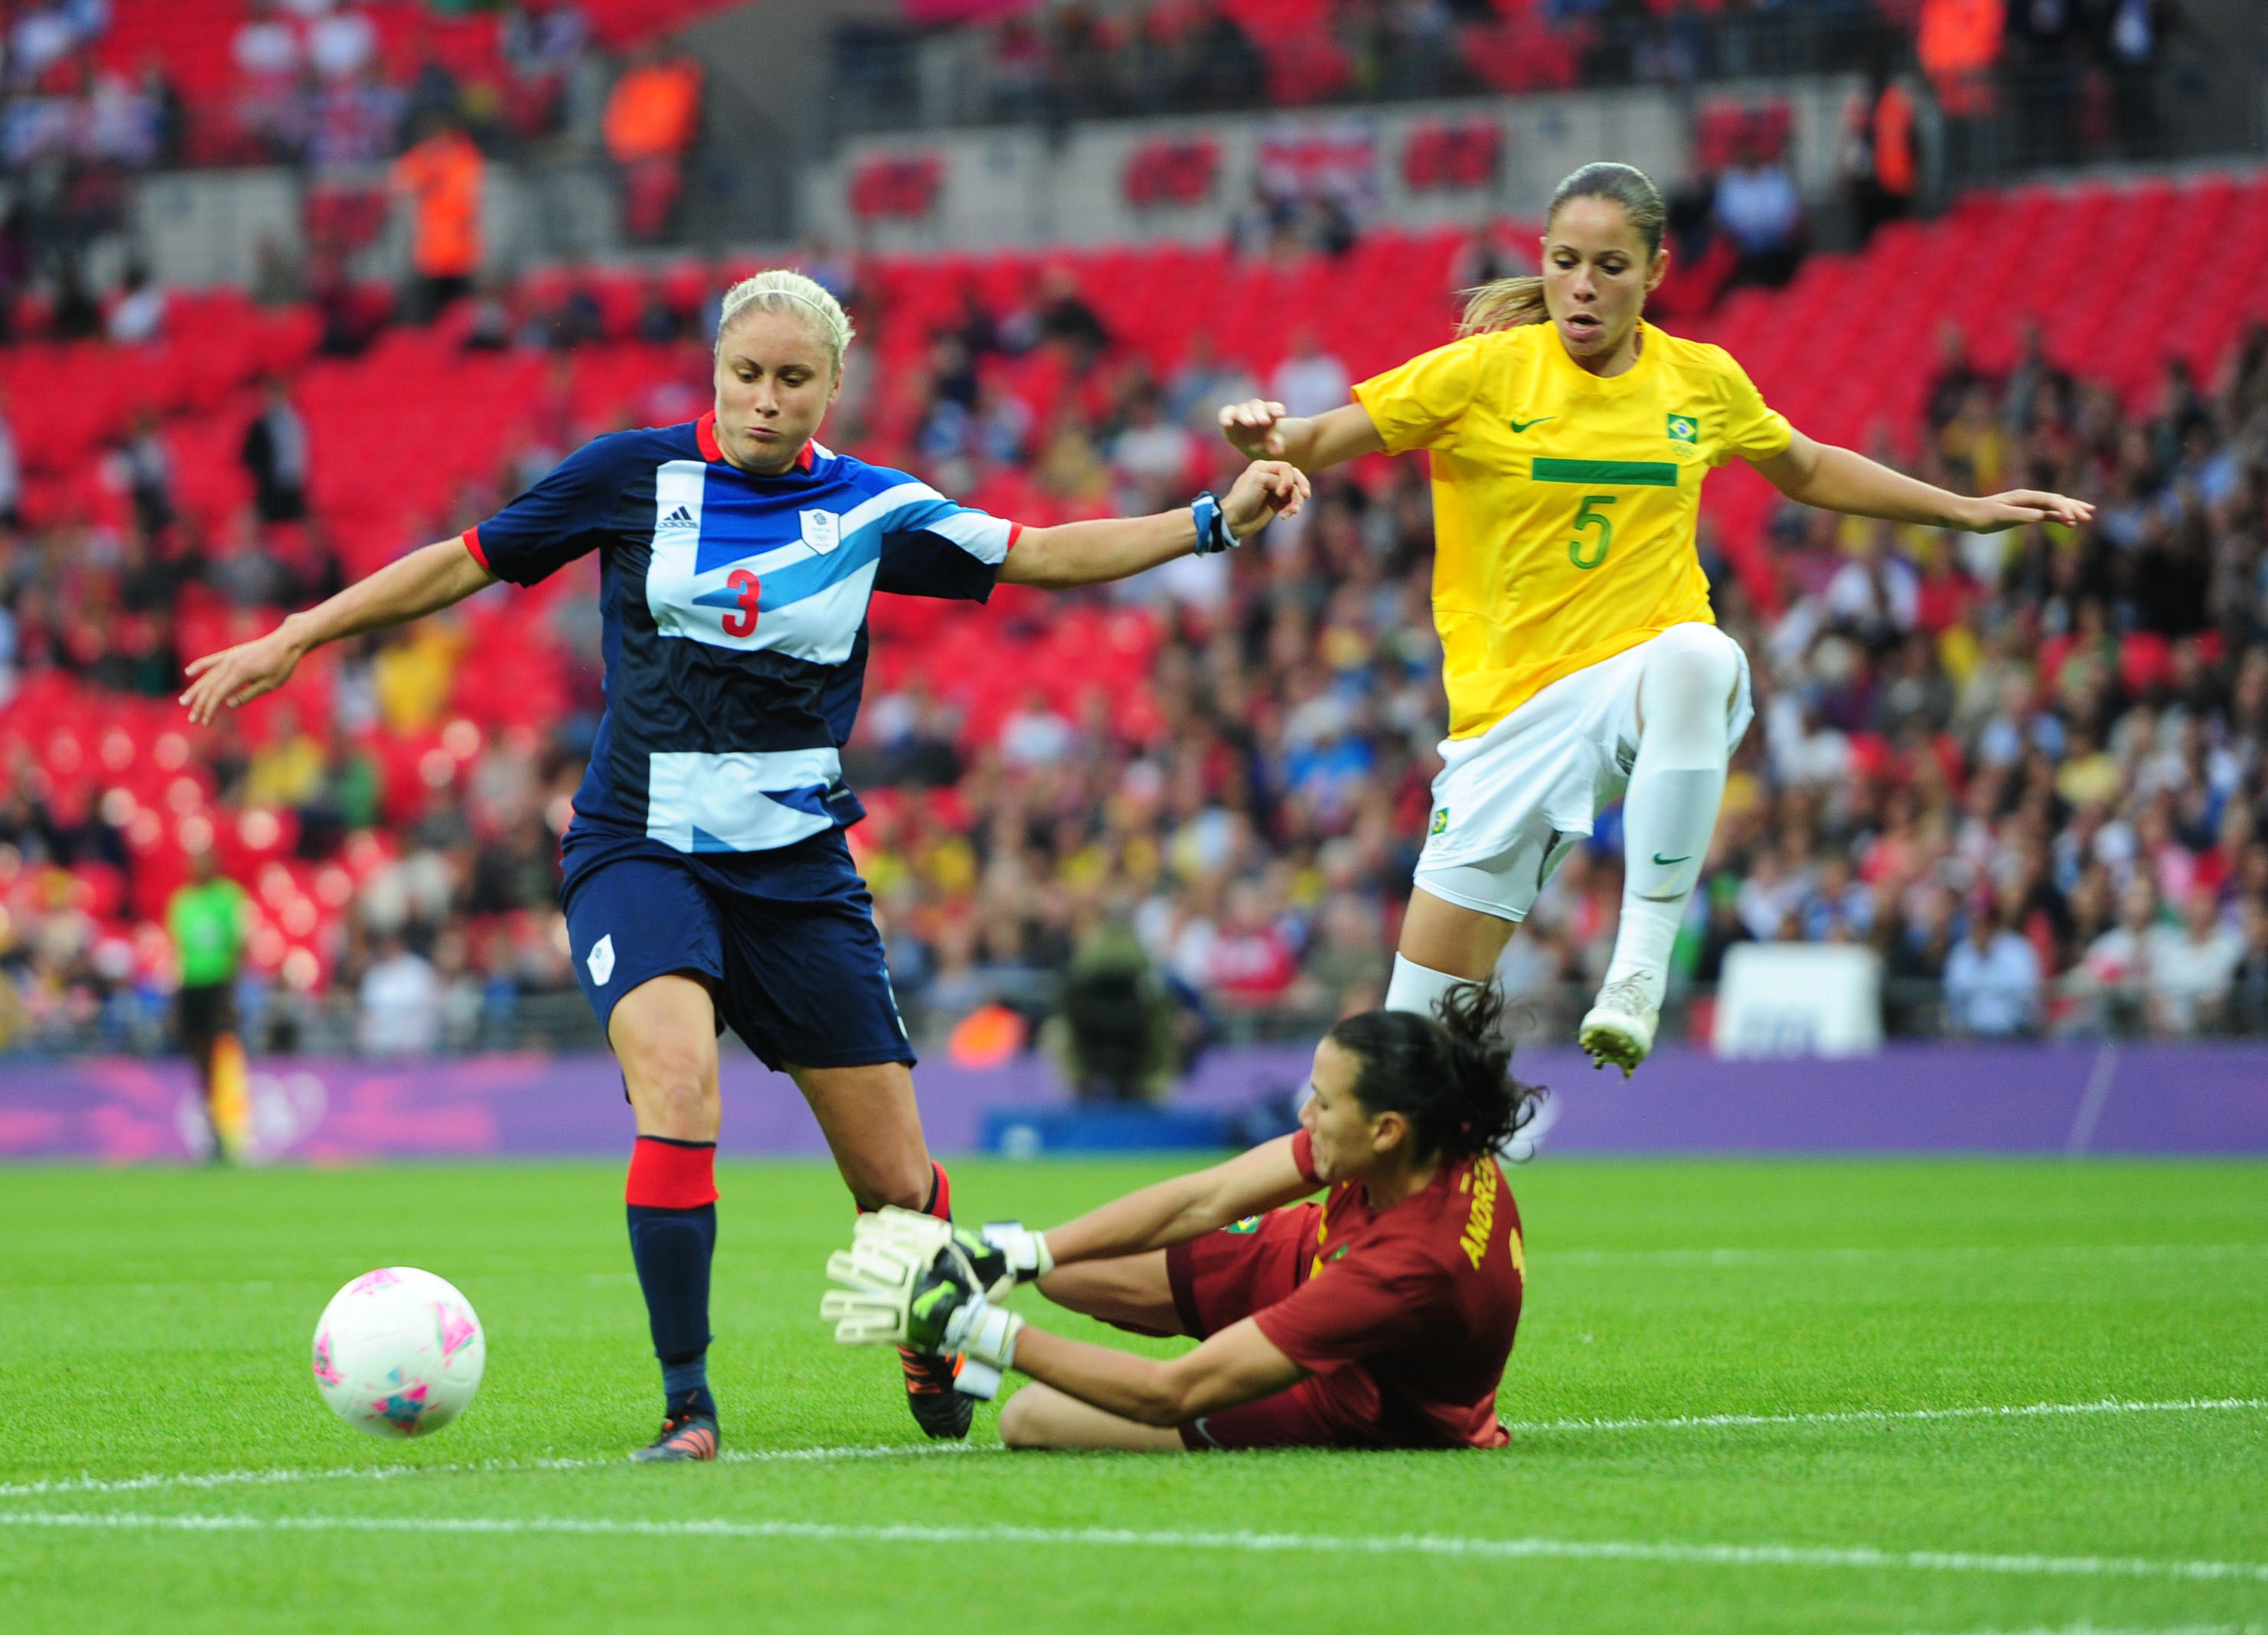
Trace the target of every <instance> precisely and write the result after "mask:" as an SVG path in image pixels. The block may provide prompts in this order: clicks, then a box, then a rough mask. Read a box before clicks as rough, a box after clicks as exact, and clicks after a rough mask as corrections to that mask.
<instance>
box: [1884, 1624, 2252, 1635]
mask: <svg viewBox="0 0 2268 1635" xmlns="http://www.w3.org/2000/svg"><path fill="white" fill-rule="evenodd" d="M1908 1635H1926V1631H1919V1630H1915V1631H1909V1632H1908ZM1965 1635H2268V1624H2174V1625H2171V1626H2159V1625H2153V1626H2151V1627H2150V1628H2148V1629H2142V1628H2139V1627H2135V1626H2131V1625H2128V1624H2116V1625H2112V1624H2058V1625H2057V1626H2055V1627H2054V1628H2052V1629H2051V1628H2050V1627H2049V1626H2048V1625H2046V1624H2034V1625H2033V1626H2032V1627H2031V1628H2029V1629H2021V1630H1970V1631H1966V1632H1965Z"/></svg>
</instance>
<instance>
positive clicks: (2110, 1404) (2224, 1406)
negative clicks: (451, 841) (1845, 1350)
mask: <svg viewBox="0 0 2268 1635" xmlns="http://www.w3.org/2000/svg"><path fill="white" fill-rule="evenodd" d="M2261 1409H2268V1397H2257V1396H2210V1397H2187V1398H2183V1399H2182V1400H2180V1401H2178V1402H2167V1403H2134V1402H2122V1401H2117V1400H2115V1399H2113V1400H2106V1401H2103V1402H2099V1403H2027V1404H2025V1405H2024V1406H2021V1407H2014V1408H1859V1409H1852V1410H1848V1411H1846V1412H1843V1413H1817V1414H1694V1415H1688V1416H1683V1417H1681V1418H1672V1419H1538V1420H1528V1421H1525V1422H1517V1423H1516V1422H1513V1421H1509V1420H1507V1421H1506V1427H1505V1428H1506V1429H1507V1430H1509V1431H1511V1432H1513V1434H1514V1435H1518V1434H1520V1433H1521V1432H1527V1433H1528V1434H1531V1435H1533V1434H1536V1433H1539V1432H1551V1431H1721V1430H1734V1429H1739V1428H1742V1427H1744V1426H1749V1425H1900V1424H1910V1423H1915V1422H1922V1421H1927V1420H1932V1419H2058V1418H2069V1417H2073V1416H2078V1415H2091V1414H2190V1413H2228V1412H2237V1413H2249V1412H2256V1411H2257V1410H2261ZM4 1491H6V1490H4V1489H0V1492H4Z"/></svg>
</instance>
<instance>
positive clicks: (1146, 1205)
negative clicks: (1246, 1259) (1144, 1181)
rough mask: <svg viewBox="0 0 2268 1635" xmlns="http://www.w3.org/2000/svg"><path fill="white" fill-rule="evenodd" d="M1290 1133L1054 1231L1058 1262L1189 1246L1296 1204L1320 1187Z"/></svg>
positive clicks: (1050, 1241) (1051, 1239)
mask: <svg viewBox="0 0 2268 1635" xmlns="http://www.w3.org/2000/svg"><path fill="white" fill-rule="evenodd" d="M1292 1139H1293V1138H1292V1137H1290V1136H1278V1138H1276V1139H1275V1140H1273V1141H1265V1142H1263V1143H1262V1144H1261V1145H1258V1146H1256V1147H1254V1148H1253V1149H1252V1150H1251V1151H1250V1152H1248V1153H1239V1154H1238V1155H1237V1156H1236V1157H1234V1158H1232V1159H1229V1160H1226V1162H1223V1163H1219V1164H1215V1165H1213V1166H1212V1167H1211V1168H1209V1169H1200V1170H1197V1171H1196V1172H1195V1173H1193V1174H1190V1175H1175V1177H1174V1178H1173V1179H1172V1180H1170V1181H1160V1182H1158V1183H1157V1184H1156V1185H1155V1186H1148V1187H1144V1188H1143V1189H1141V1190H1140V1191H1139V1192H1130V1193H1128V1194H1127V1195H1126V1196H1125V1197H1123V1198H1118V1199H1116V1200H1115V1201H1113V1202H1111V1203H1108V1204H1104V1205H1103V1206H1102V1207H1101V1208H1100V1209H1095V1210H1090V1211H1088V1212H1086V1214H1084V1215H1081V1216H1079V1219H1076V1220H1071V1221H1067V1222H1065V1223H1064V1225H1063V1226H1056V1227H1053V1228H1050V1229H1049V1232H1048V1234H1047V1245H1048V1248H1049V1253H1050V1254H1051V1255H1052V1256H1053V1263H1054V1264H1056V1265H1058V1266H1064V1265H1069V1264H1071V1263H1073V1262H1076V1261H1082V1260H1111V1259H1115V1258H1116V1257H1117V1256H1122V1255H1141V1254H1146V1253H1147V1252H1148V1251H1150V1250H1152V1249H1161V1248H1167V1247H1169V1246H1171V1245H1173V1244H1175V1243H1186V1242H1188V1241H1189V1240H1190V1239H1191V1238H1200V1237H1203V1236H1204V1234H1206V1233H1208V1232H1211V1231H1215V1230H1217V1229H1218V1228H1219V1227H1222V1226H1227V1225H1228V1224H1229V1223H1230V1222H1231V1221H1235V1220H1241V1219H1244V1218H1245V1217H1246V1216H1247V1215H1256V1214H1258V1213H1260V1212H1261V1211H1263V1210H1269V1209H1274V1208H1276V1207H1277V1206H1278V1204H1289V1203H1290V1202H1292V1199H1294V1198H1302V1197H1307V1195H1308V1194H1309V1193H1311V1192H1313V1191H1314V1190H1315V1183H1314V1182H1312V1181H1310V1180H1308V1179H1307V1177H1306V1176H1305V1175H1301V1174H1300V1166H1299V1165H1298V1164H1297V1163H1295V1162H1294V1161H1293V1160H1292Z"/></svg>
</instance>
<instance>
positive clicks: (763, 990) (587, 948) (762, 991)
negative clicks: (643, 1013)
mask: <svg viewBox="0 0 2268 1635" xmlns="http://www.w3.org/2000/svg"><path fill="white" fill-rule="evenodd" d="M560 855H561V860H562V862H563V864H564V865H565V871H566V881H565V884H564V885H563V886H562V887H561V888H560V897H561V901H562V902H563V906H564V907H565V909H566V911H567V939H568V941H569V943H570V944H571V946H573V949H574V955H575V980H576V981H577V982H578V983H582V984H583V997H584V998H586V999H588V1000H589V1001H590V1002H591V1008H592V1010H593V1011H594V1012H596V1013H598V1017H599V1026H600V1027H601V1028H603V1027H606V1026H607V1023H608V1019H609V1018H610V1017H612V1016H613V1014H614V1010H615V1001H616V1000H618V999H620V998H622V996H623V995H624V994H626V993H628V992H630V990H631V989H633V988H635V987H637V985H638V984H639V983H643V982H647V981H650V980H652V978H654V977H656V976H667V975H669V974H670V973H672V972H686V971H689V972H697V973H699V974H700V975H702V976H706V977H707V978H708V979H709V986H710V991H711V992H712V993H713V994H714V995H715V996H716V1000H717V1022H718V1030H719V1031H722V1030H723V1029H724V1028H725V1027H730V1028H732V1030H733V1032H734V1033H736V1034H738V1035H740V1037H741V1038H742V1039H743V1040H744V1041H746V1042H747V1047H748V1049H751V1050H754V1051H755V1053H756V1055H757V1056H759V1057H762V1059H763V1063H764V1065H766V1066H767V1067H770V1068H774V1069H777V1068H779V1067H780V1066H782V1065H783V1064H786V1063H789V1062H792V1063H794V1064H796V1065H797V1066H799V1067H864V1066H866V1065H868V1064H872V1063H875V1062H903V1063H905V1064H907V1065H908V1066H909V1067H910V1066H912V1065H913V1063H914V1049H913V1045H912V1042H910V1041H909V1040H908V1038H907V1037H906V1028H905V1023H904V1021H903V1020H901V1019H900V1017H899V1015H898V1002H897V998H896V997H895V995H894V994H893V993H892V992H891V991H890V973H889V968H888V967H887V965H886V964H885V963H884V961H883V957H882V939H881V937H880V933H878V932H876V931H875V930H874V899H873V896H872V895H870V894H869V893H868V892H867V890H866V882H865V880H861V879H859V878H858V870H857V868H855V867H853V866H852V865H851V848H850V846H849V845H848V844H846V843H844V841H843V831H842V830H841V829H828V830H827V831H826V832H825V833H823V834H818V835H814V836H811V837H810V838H809V839H807V840H799V841H798V842H796V843H795V844H793V845H792V846H782V847H780V848H778V849H777V850H776V851H721V852H699V853H695V854H690V855H689V854H687V853H685V852H682V851H677V850H676V849H675V848H674V847H671V846H666V845H664V844H663V843H661V842H659V841H658V840H651V839H648V838H647V837H646V836H643V835H615V834H608V833H605V832H603V831H595V830H588V829H571V830H570V831H569V832H568V835H567V838H566V842H565V843H564V844H563V846H562V848H561V853H560Z"/></svg>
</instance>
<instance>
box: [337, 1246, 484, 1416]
mask: <svg viewBox="0 0 2268 1635" xmlns="http://www.w3.org/2000/svg"><path fill="white" fill-rule="evenodd" d="M487 1360H488V1341H487V1339H486V1337H484V1336H483V1335H482V1332H481V1320H480V1319H479V1318H478V1317H477V1316H475V1315H474V1313H473V1307H472V1302H471V1301H469V1300H467V1299H466V1298H465V1297H464V1296H463V1295H461V1294H460V1293H457V1291H456V1290H455V1289H454V1288H453V1287H452V1286H451V1285H449V1284H448V1283H446V1282H445V1281H443V1280H442V1279H441V1278H437V1277H435V1276H434V1275H433V1274H432V1273H431V1272H430V1271H420V1270H417V1269H416V1267H414V1266H380V1267H379V1269H378V1270H376V1271H366V1272H365V1273H363V1275H362V1276H361V1277H359V1278H356V1279H355V1280H354V1281H353V1282H352V1283H350V1284H348V1285H347V1286H346V1287H344V1288H343V1289H341V1290H340V1291H339V1292H338V1293H336V1294H335V1295H333V1296H332V1297H331V1303H330V1304H329V1305H328V1306H326V1307H323V1315H322V1320H321V1321H320V1322H318V1323H316V1325H315V1364H314V1366H315V1384H316V1386H317V1388H319V1389H320V1390H321V1392H322V1393H323V1400H324V1401H325V1402H327V1403H329V1404H330V1405H331V1411H332V1412H333V1413H335V1414H336V1415H338V1417H339V1418H342V1419H343V1420H345V1421H346V1422H347V1423H348V1424H349V1425H352V1426H354V1427H355V1429H357V1431H367V1432H370V1433H371V1434H372V1436H393V1437H403V1436H423V1435H425V1434H426V1433H428V1432H433V1431H438V1430H439V1429H440V1428H441V1427H442V1426H443V1425H446V1424H448V1423H449V1421H450V1420H452V1419H453V1418H456V1417H457V1416H458V1415H459V1414H460V1413H462V1412H464V1411H465V1410H466V1408H467V1407H468V1406H469V1405H470V1403H472V1400H473V1393H474V1392H475V1391H476V1390H478V1389H480V1385H481V1366H482V1364H483V1363H484V1362H486V1361H487Z"/></svg>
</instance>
